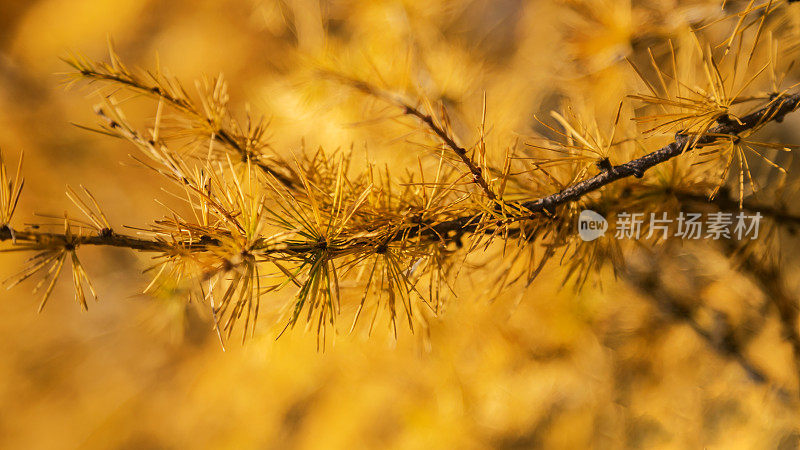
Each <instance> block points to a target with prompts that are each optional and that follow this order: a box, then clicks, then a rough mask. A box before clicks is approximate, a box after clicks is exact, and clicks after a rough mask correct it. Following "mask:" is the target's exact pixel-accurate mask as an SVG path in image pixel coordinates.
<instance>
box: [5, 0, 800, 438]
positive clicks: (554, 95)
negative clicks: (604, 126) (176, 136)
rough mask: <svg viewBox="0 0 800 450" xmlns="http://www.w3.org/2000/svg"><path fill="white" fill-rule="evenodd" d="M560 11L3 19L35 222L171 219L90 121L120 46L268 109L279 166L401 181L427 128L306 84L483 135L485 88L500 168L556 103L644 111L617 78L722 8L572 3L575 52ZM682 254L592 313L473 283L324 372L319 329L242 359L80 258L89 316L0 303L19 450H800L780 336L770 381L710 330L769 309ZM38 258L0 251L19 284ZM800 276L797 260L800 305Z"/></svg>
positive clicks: (310, 10)
mask: <svg viewBox="0 0 800 450" xmlns="http://www.w3.org/2000/svg"><path fill="white" fill-rule="evenodd" d="M561 3H564V2H556V1H530V2H525V1H521V0H500V1H490V0H486V1H464V2H457V1H453V2H422V1H412V0H405V1H403V0H393V1H389V0H380V1H354V0H350V1H330V2H319V1H316V0H297V1H279V0H263V1H262V0H239V1H234V0H230V1H220V0H194V1H182V0H181V1H170V2H159V1H146V0H38V1H27V2H22V1H14V0H4V1H0V148H2V150H3V151H4V154H5V155H6V157H7V158H9V159H10V160H11V161H15V160H16V156H17V155H18V154H19V153H20V152H22V151H24V152H25V158H26V162H25V167H24V170H25V175H26V185H25V190H24V192H23V196H22V204H21V207H20V212H19V213H18V218H19V220H21V221H26V222H34V221H39V220H40V219H38V218H37V217H35V216H34V213H48V214H56V215H58V214H61V213H62V212H63V210H64V209H70V205H69V203H68V201H67V199H66V197H65V195H64V188H65V186H66V185H71V186H77V185H79V184H84V185H86V186H87V187H88V188H90V189H92V191H93V192H94V193H95V195H96V196H97V197H98V199H99V200H100V201H101V203H102V204H103V206H104V208H105V212H106V214H107V215H108V216H109V218H110V219H111V220H113V221H115V222H117V223H124V224H127V225H132V226H144V225H147V224H148V223H149V222H150V221H152V220H153V219H155V218H158V217H160V215H161V214H163V209H162V207H161V206H159V205H158V204H157V203H156V202H154V198H162V199H163V198H164V197H165V195H164V193H163V192H161V191H160V180H158V179H157V178H156V177H154V176H153V175H151V174H150V173H149V172H148V171H145V170H142V169H141V168H138V167H136V166H135V164H133V163H132V161H131V160H130V159H129V158H128V157H127V154H128V153H130V152H132V150H131V149H130V148H128V146H127V145H126V144H125V143H123V142H121V141H119V140H114V139H110V138H107V137H103V136H100V135H96V134H91V133H88V132H86V131H84V130H81V129H79V128H77V127H75V126H73V125H72V123H77V124H83V125H93V124H95V123H96V118H95V117H94V114H93V113H92V107H93V105H94V104H95V103H96V101H97V99H96V98H93V97H92V96H91V95H89V94H90V93H91V88H88V89H87V88H85V87H84V88H80V89H77V88H76V89H70V90H65V89H64V88H63V86H62V85H63V83H64V77H63V76H61V75H59V73H61V72H66V71H67V69H68V67H67V66H66V65H65V64H64V63H63V62H62V61H61V60H60V59H59V58H60V57H64V56H67V55H68V54H69V52H71V51H73V52H80V53H83V54H86V55H88V56H89V57H90V58H93V59H104V58H106V55H107V39H108V38H109V37H111V38H113V40H114V42H115V44H116V50H117V52H118V53H119V54H120V55H121V56H122V57H123V59H124V60H125V61H126V62H128V63H129V64H130V65H137V66H142V67H153V66H154V65H155V64H156V60H158V62H159V63H160V64H161V66H162V67H165V68H168V69H169V71H170V72H171V73H172V74H174V75H175V76H177V77H179V78H181V79H182V80H185V81H186V82H187V85H188V86H192V80H194V79H197V78H200V76H202V75H203V74H208V75H216V74H217V73H219V72H223V73H224V74H225V77H226V79H227V80H228V81H229V83H230V93H231V98H232V105H234V108H235V109H236V108H238V109H239V110H241V111H244V109H245V103H249V105H250V107H251V108H252V110H253V111H260V112H262V113H263V114H264V115H265V116H266V117H268V118H271V126H270V135H271V142H272V144H273V147H274V148H275V149H276V150H277V151H279V152H282V153H284V154H289V153H290V152H299V151H300V149H301V148H303V146H304V147H305V148H316V147H317V146H319V145H323V146H324V147H325V148H326V149H335V148H337V147H342V148H347V147H349V146H350V145H353V146H354V148H357V149H359V151H361V150H363V149H368V150H369V152H370V155H372V156H373V157H375V158H378V159H379V160H380V159H381V158H382V159H383V160H384V161H389V162H391V163H392V164H401V165H402V164H407V163H409V162H414V161H416V157H417V155H414V154H413V153H414V152H413V151H409V150H408V146H407V144H406V143H405V142H404V141H403V139H402V138H403V135H404V133H407V132H408V129H407V127H404V126H403V125H402V124H398V123H394V122H390V123H388V124H383V125H380V126H377V127H376V126H372V125H369V124H367V125H358V124H359V122H362V121H368V120H370V119H372V118H374V116H375V115H378V116H380V115H381V114H382V113H383V112H382V111H377V112H376V111H375V108H374V107H372V105H369V102H368V101H365V100H364V98H363V97H358V96H354V95H351V94H348V93H343V92H339V91H337V90H336V89H335V88H332V87H331V86H329V85H325V84H318V83H315V80H314V79H313V76H310V74H311V73H312V72H311V71H309V70H307V68H308V67H309V66H310V65H312V64H314V63H315V62H318V61H320V60H323V61H325V62H329V63H334V64H336V65H338V66H339V67H345V68H346V69H347V70H348V71H349V72H355V73H361V74H364V75H365V76H368V77H370V78H372V79H375V78H376V77H378V76H380V77H383V78H384V79H385V80H386V84H388V85H392V86H399V87H404V88H407V89H409V90H411V91H414V90H415V89H418V90H420V91H424V92H425V94H426V95H429V96H432V97H436V98H439V99H442V100H443V101H444V102H445V103H447V104H448V105H450V106H452V108H453V110H454V111H456V112H457V114H456V117H455V119H454V121H455V123H454V126H455V127H456V129H457V131H461V132H462V133H464V134H469V133H474V128H475V126H476V125H477V124H478V123H479V121H480V114H481V109H482V98H483V95H484V91H485V92H486V97H487V111H488V122H490V124H491V129H492V131H491V134H490V136H489V143H490V144H491V145H495V146H498V147H502V146H507V145H509V142H513V140H514V139H516V138H517V137H518V135H519V134H520V133H524V132H526V131H528V130H529V129H530V128H531V127H532V126H533V114H546V112H547V111H548V110H549V109H553V108H555V107H556V106H557V105H558V102H559V93H558V92H557V90H556V89H554V86H561V87H562V88H564V87H565V86H574V88H575V89H593V90H592V91H591V92H590V93H591V95H592V99H593V101H594V102H595V103H597V104H598V105H605V104H608V106H609V108H611V107H613V108H616V105H617V102H618V99H619V98H621V97H622V96H624V95H626V94H629V93H630V92H628V90H627V88H628V86H629V84H626V83H621V82H619V80H620V79H623V78H625V79H630V78H631V73H630V69H629V68H628V67H626V66H624V65H619V64H616V62H618V61H619V60H620V59H621V58H624V57H625V56H627V55H628V54H629V53H630V52H631V47H632V46H635V45H642V43H646V42H647V41H648V40H649V39H654V38H657V37H658V36H659V33H668V32H669V28H670V27H681V26H685V25H686V22H687V21H689V20H691V18H692V17H695V16H697V15H703V14H706V13H708V14H712V13H714V11H717V10H718V9H719V5H718V3H719V2H716V1H699V0H698V1H676V0H675V1H671V0H665V1H660V2H639V3H647V6H648V9H647V11H648V14H649V15H637V14H630V10H632V8H631V5H630V4H629V3H627V2H623V1H598V2H593V1H587V2H566V3H576V4H579V3H584V5H582V6H581V5H579V6H578V7H579V8H581V7H585V8H590V7H591V8H598V9H599V10H601V11H603V12H604V13H603V15H601V16H600V19H597V23H596V24H595V25H594V26H593V27H592V28H591V29H593V30H595V31H596V34H589V35H580V34H574V33H568V32H565V30H570V27H577V26H578V25H579V23H578V22H580V21H581V20H585V19H582V18H581V17H579V16H578V15H574V14H572V15H571V14H567V12H565V10H564V9H563V5H562V4H561ZM654 5H655V6H654ZM665 12H669V13H670V15H669V16H663V17H662V16H659V14H661V13H665ZM664 17H668V19H669V20H663V19H664ZM576 61H577V62H576ZM342 91H344V90H342ZM345 92H346V91H345ZM587 92H589V91H587ZM134 111H136V110H135V109H134ZM138 111H139V112H140V113H141V115H140V117H144V118H149V117H151V116H152V115H153V114H154V111H153V110H152V109H145V108H144V107H142V109H140V110H138ZM787 122H791V123H795V124H796V123H797V122H796V121H793V119H791V120H787ZM459 127H460V128H459ZM784 128H791V127H789V126H786V127H784ZM795 128H796V127H795ZM794 137H797V133H795V135H794ZM120 162H124V164H120ZM673 250H674V251H673V253H672V256H670V257H669V258H667V260H658V259H648V258H651V257H650V256H647V255H644V256H642V255H640V256H639V260H637V259H636V258H635V257H633V256H632V257H631V261H632V264H633V265H634V267H638V269H637V270H638V272H637V271H636V270H634V271H632V272H631V273H629V274H628V276H626V277H622V278H621V279H615V278H614V277H613V275H612V274H611V272H610V271H607V272H604V273H603V274H602V275H601V276H598V277H597V278H598V279H595V280H592V281H590V282H589V283H588V284H587V286H586V287H585V288H584V289H583V290H581V291H580V292H578V293H576V292H575V291H574V290H573V289H572V288H571V287H562V286H561V282H562V280H563V278H564V269H562V268H559V267H558V265H557V264H551V265H549V266H548V267H547V268H546V269H545V272H544V273H543V274H542V275H541V276H540V277H539V278H538V279H537V281H536V282H535V285H534V287H532V288H530V289H519V290H512V291H511V292H504V293H503V294H502V295H501V296H499V297H497V298H492V299H490V298H488V297H487V296H488V294H489V291H490V289H488V288H487V286H486V283H489V281H488V280H489V279H488V278H486V279H482V278H480V277H478V278H475V277H463V276H462V277H460V278H459V280H458V282H457V283H456V284H457V286H456V287H457V291H458V292H459V293H463V295H461V296H460V297H459V300H458V301H453V302H450V303H449V304H448V306H447V309H446V311H444V313H443V314H442V315H441V317H439V318H437V319H435V320H433V321H432V322H431V323H430V328H429V330H426V332H423V333H420V334H423V336H420V335H419V334H418V335H415V336H411V335H409V334H408V333H402V334H401V335H400V337H399V338H398V340H397V341H395V340H394V339H393V338H392V337H391V334H390V333H388V331H385V332H377V333H375V335H373V336H372V337H370V338H366V337H365V336H362V335H348V334H347V333H339V335H338V336H337V337H336V342H335V345H333V346H331V347H329V348H328V349H327V350H326V351H325V352H317V351H316V347H315V336H314V333H313V332H304V331H303V330H302V329H298V330H295V331H293V332H291V333H289V334H287V335H285V336H283V337H281V338H280V339H279V340H277V341H276V340H275V339H274V337H275V334H274V333H272V332H271V331H270V330H267V329H266V328H267V327H266V326H265V327H264V328H265V329H264V330H263V332H260V333H257V334H256V337H255V339H253V340H251V341H249V342H248V343H246V344H245V345H244V346H241V345H237V344H232V345H229V348H228V349H227V351H225V352H223V351H222V349H221V347H220V345H219V342H218V341H217V339H216V337H215V336H214V333H213V331H212V327H211V324H210V323H209V322H208V320H207V318H205V317H204V316H202V315H201V314H198V312H197V307H196V306H194V305H185V304H184V302H183V301H182V299H172V298H157V299H154V298H150V297H147V296H143V295H137V292H141V291H142V289H143V288H144V286H146V284H147V282H148V277H147V275H143V274H141V271H142V270H143V269H144V268H146V267H147V266H148V261H147V256H146V255H145V256H139V255H132V254H130V253H128V252H126V251H121V250H108V249H90V250H84V251H82V257H83V262H84V264H85V266H86V268H87V270H88V271H89V274H90V275H91V276H92V280H93V282H94V284H95V286H96V287H97V289H98V292H99V294H100V301H99V302H98V303H96V304H91V305H90V308H89V311H88V312H86V313H81V311H80V308H79V307H78V306H77V305H76V304H75V303H74V302H73V300H72V298H71V297H72V293H71V291H70V289H71V286H70V285H69V284H70V283H69V282H65V281H64V280H62V282H60V283H59V285H58V286H57V288H56V292H55V294H54V297H53V298H52V299H51V300H50V302H49V304H48V305H47V307H46V308H45V310H44V311H43V312H42V313H41V314H38V315H37V313H36V306H37V297H36V296H33V295H31V294H29V291H30V290H29V289H28V287H30V286H29V285H24V286H22V287H18V288H15V289H13V290H10V291H5V290H3V291H0V292H2V293H0V342H2V343H3V344H2V346H1V347H2V349H3V357H2V358H0V405H2V412H1V413H0V447H2V448H20V449H22V448H25V449H33V448H137V449H138V448H276V449H277V448H281V449H283V448H384V447H389V448H509V449H511V448H589V447H597V448H726V449H729V448H781V449H790V448H798V445H799V443H800V428H799V427H798V423H800V422H798V421H799V420H800V413H798V411H799V409H798V407H797V401H796V399H795V400H791V399H787V397H792V396H794V397H795V398H796V396H797V390H798V386H796V384H795V383H796V381H795V380H796V376H795V375H793V373H792V363H791V350H790V348H789V346H788V344H786V343H784V342H783V340H782V337H781V331H780V324H779V321H778V319H777V316H776V314H775V313H774V312H771V311H769V310H768V309H767V310H765V312H764V314H763V317H761V321H760V322H759V324H760V328H759V330H757V331H758V332H757V333H755V332H754V333H753V334H754V337H752V338H751V339H750V340H749V341H748V343H747V346H746V348H745V349H744V350H743V352H744V354H745V355H746V356H747V359H748V361H751V362H753V363H754V364H757V365H758V367H759V368H760V370H763V372H764V373H766V374H768V375H769V381H768V382H763V380H761V381H759V380H754V377H753V376H751V375H748V372H747V371H746V370H745V369H743V365H742V364H741V361H738V360H737V356H736V355H730V354H726V353H725V352H724V351H719V348H716V347H715V344H714V337H713V336H711V337H710V338H708V337H705V338H704V337H703V336H702V335H700V334H699V333H698V332H697V330H696V329H694V328H693V326H694V325H697V323H698V322H699V323H700V325H702V326H705V325H706V324H708V323H711V324H713V323H714V320H715V319H714V317H715V314H716V313H718V312H720V311H722V312H724V314H726V317H731V318H732V319H731V320H734V321H735V320H740V319H741V320H744V319H742V318H743V317H744V316H745V315H747V314H751V313H752V310H753V309H757V305H761V304H763V303H764V302H765V293H764V292H762V289H760V288H759V286H758V284H757V283H756V282H755V281H753V280H751V279H748V277H746V276H743V275H742V274H741V273H739V272H737V271H735V270H732V268H731V266H730V262H729V261H727V260H726V259H725V258H724V257H722V256H720V255H719V254H717V253H715V252H713V251H711V250H709V249H704V248H698V249H692V250H691V251H689V250H685V249H680V248H679V249H673ZM23 257H24V256H19V255H3V256H2V258H1V259H0V268H2V273H3V274H4V275H12V274H13V273H15V272H16V271H17V270H18V269H17V268H18V267H19V264H20V262H21V259H22V258H23ZM654 261H656V262H654ZM655 263H658V264H659V265H660V267H665V268H666V267H668V266H675V267H674V268H673V269H672V270H674V276H671V277H667V278H668V281H667V283H666V285H658V286H653V285H647V286H648V287H647V288H645V289H643V288H642V285H643V284H642V283H641V280H642V279H643V278H646V276H647V273H646V272H647V270H648V266H650V265H652V264H655ZM665 270H666V269H665ZM796 272H797V264H796V259H795V258H791V259H789V260H788V262H787V263H786V264H785V274H786V277H785V278H786V280H789V281H788V286H787V289H788V290H789V292H792V293H795V294H796V293H797V292H798V285H797V284H798V283H797V281H796V280H798V277H796V276H793V275H796ZM599 281H602V284H601V283H599ZM283 295H290V294H289V293H285V294H283ZM664 298H667V299H668V300H664ZM675 299H677V300H675ZM670 302H672V303H670ZM675 302H677V303H678V304H683V303H686V302H689V303H691V304H693V305H695V306H696V307H697V308H699V309H701V311H700V312H699V313H698V315H699V316H700V319H697V321H696V322H695V323H694V325H693V324H692V323H691V322H689V321H686V320H682V319H681V317H680V313H677V314H676V313H675V308H672V309H671V308H670V307H669V306H668V307H664V305H665V304H667V305H670V304H673V303H675ZM681 302H683V303H681ZM711 328H713V327H711Z"/></svg>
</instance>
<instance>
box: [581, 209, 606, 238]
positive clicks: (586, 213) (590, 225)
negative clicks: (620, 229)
mask: <svg viewBox="0 0 800 450" xmlns="http://www.w3.org/2000/svg"><path fill="white" fill-rule="evenodd" d="M606 230H608V221H606V218H605V217H603V216H601V215H600V214H598V213H596V212H594V211H592V210H591V209H584V210H583V211H581V215H580V216H579V217H578V234H579V235H580V236H581V239H583V240H584V241H586V242H589V241H593V240H595V239H597V238H599V237H600V236H603V235H605V234H606Z"/></svg>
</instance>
